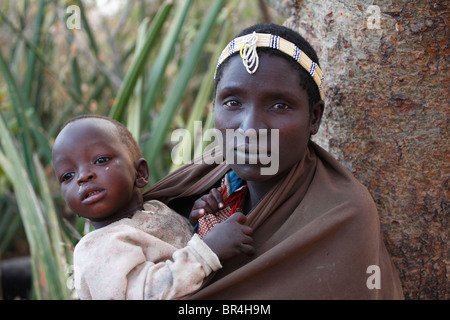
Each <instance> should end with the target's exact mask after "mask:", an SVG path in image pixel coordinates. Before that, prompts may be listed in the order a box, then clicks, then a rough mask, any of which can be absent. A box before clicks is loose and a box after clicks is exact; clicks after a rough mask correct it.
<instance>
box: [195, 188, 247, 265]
mask: <svg viewBox="0 0 450 320" xmlns="http://www.w3.org/2000/svg"><path fill="white" fill-rule="evenodd" d="M221 192H222V189H221V188H217V189H215V188H213V189H211V191H210V192H209V194H206V195H203V196H202V197H201V198H200V199H198V200H197V201H195V203H194V206H193V208H192V211H191V214H190V215H189V221H190V223H191V224H192V225H196V224H197V221H198V219H200V218H201V217H203V216H204V215H205V214H215V213H216V212H218V211H219V210H220V209H222V208H223V207H224V205H223V199H222V193H221ZM246 221H247V218H246V216H245V215H243V214H242V213H240V212H238V213H234V214H233V215H231V216H230V217H229V218H228V219H227V220H225V221H224V222H222V223H219V224H217V225H216V226H214V228H212V229H211V230H210V231H209V233H208V234H207V235H206V236H205V237H204V238H203V241H204V242H205V243H206V244H207V245H208V246H209V247H210V248H211V249H212V251H214V253H215V254H217V256H218V257H219V259H220V261H223V260H225V259H228V258H231V257H232V256H234V255H237V254H239V253H245V254H248V255H251V254H253V253H254V248H253V246H252V245H251V243H252V241H253V239H252V238H251V237H250V236H251V234H252V229H251V228H250V227H248V226H246V225H245V222H246Z"/></svg>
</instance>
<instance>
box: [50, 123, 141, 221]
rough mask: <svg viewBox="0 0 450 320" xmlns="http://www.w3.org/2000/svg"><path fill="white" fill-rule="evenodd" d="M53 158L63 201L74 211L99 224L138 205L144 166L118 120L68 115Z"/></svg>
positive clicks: (131, 139)
mask: <svg viewBox="0 0 450 320" xmlns="http://www.w3.org/2000/svg"><path fill="white" fill-rule="evenodd" d="M52 158H53V165H54V169H55V173H56V176H57V179H58V181H59V184H60V187H61V192H62V195H63V197H64V200H65V201H66V203H67V205H68V206H69V207H70V208H71V209H72V210H73V211H74V212H75V213H76V214H77V215H79V216H82V217H85V218H87V219H90V220H92V221H93V222H97V225H99V226H100V225H105V224H108V223H110V222H113V221H116V220H118V219H120V218H123V217H126V216H129V215H130V214H132V213H133V212H134V211H136V210H137V209H140V208H141V207H142V192H141V189H142V188H143V187H145V186H146V185H147V183H148V165H147V162H146V161H145V159H144V158H143V157H142V154H141V151H140V150H139V147H138V145H137V143H136V141H135V140H134V139H133V136H132V135H131V133H130V132H129V130H128V129H127V128H126V127H125V126H124V125H122V124H121V123H120V122H117V121H114V120H111V119H109V118H107V117H101V116H94V115H85V116H80V117H76V118H73V119H71V120H69V121H68V122H67V123H66V124H65V125H64V127H63V128H62V130H61V132H60V133H59V134H58V136H57V137H56V140H55V143H54V146H53V152H52Z"/></svg>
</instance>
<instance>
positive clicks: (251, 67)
mask: <svg viewBox="0 0 450 320" xmlns="http://www.w3.org/2000/svg"><path fill="white" fill-rule="evenodd" d="M258 47H259V48H261V47H267V48H272V49H276V50H279V51H281V52H283V53H285V54H287V55H288V56H290V57H292V58H293V59H294V60H295V61H297V62H298V63H299V64H300V65H301V66H302V68H303V69H305V70H306V71H307V72H308V73H309V74H310V75H311V77H312V78H313V80H314V82H315V83H316V85H317V87H318V88H319V93H320V98H321V99H322V100H323V82H324V76H323V73H322V70H321V69H320V67H319V66H318V65H317V63H315V62H314V61H312V60H311V59H310V58H309V57H308V56H307V55H306V54H305V53H304V52H303V51H301V50H300V49H299V48H298V47H297V46H296V45H295V44H293V43H292V42H289V41H287V40H286V39H283V38H281V37H280V36H277V35H274V34H267V33H256V32H253V33H252V34H248V35H245V36H242V37H239V38H235V39H233V40H231V42H230V43H229V44H228V45H227V46H226V47H225V49H224V50H223V51H222V54H221V55H220V57H219V62H218V64H217V68H219V66H220V65H221V64H222V63H223V62H224V61H225V60H226V59H227V58H228V57H230V56H231V55H232V54H234V53H236V52H238V51H239V52H240V55H241V58H242V63H243V64H244V66H245V68H246V70H247V72H248V73H250V74H253V73H255V72H256V70H258V66H259V56H258V53H257V52H256V48H258ZM217 68H216V72H217ZM215 77H216V75H215V74H214V78H215Z"/></svg>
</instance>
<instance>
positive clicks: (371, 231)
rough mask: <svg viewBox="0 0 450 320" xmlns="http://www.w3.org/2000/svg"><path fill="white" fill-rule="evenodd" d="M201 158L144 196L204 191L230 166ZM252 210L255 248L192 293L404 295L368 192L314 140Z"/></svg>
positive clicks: (217, 295)
mask: <svg viewBox="0 0 450 320" xmlns="http://www.w3.org/2000/svg"><path fill="white" fill-rule="evenodd" d="M217 156H220V157H221V155H217ZM205 159H207V158H205ZM198 162H199V161H198V159H197V160H196V161H193V163H191V164H187V165H184V166H183V167H181V168H180V169H178V170H176V171H174V172H173V173H171V174H169V175H168V176H167V177H165V178H163V179H162V180H161V181H159V182H158V183H156V184H155V185H154V186H153V187H152V188H151V189H150V190H148V191H147V192H146V193H145V195H144V199H145V200H150V199H158V200H160V201H162V202H166V203H168V202H170V201H171V200H173V199H176V198H182V197H186V196H187V195H193V194H198V195H200V194H204V193H206V192H208V190H209V189H210V188H211V186H212V185H213V184H214V183H215V182H217V181H219V180H220V179H221V178H222V177H223V176H224V174H225V172H226V171H228V170H229V167H228V165H227V164H221V165H217V164H213V165H207V164H205V163H203V164H198ZM207 163H212V161H209V162H207ZM190 205H192V204H190ZM189 209H190V208H189ZM247 217H248V221H247V223H248V225H249V226H251V227H252V228H253V230H254V231H253V240H254V243H253V245H254V247H255V249H256V254H255V255H254V256H251V257H248V256H246V255H243V254H241V255H238V256H235V257H234V258H231V259H230V260H227V261H225V262H224V267H223V269H221V270H219V271H218V272H217V273H216V274H215V275H214V277H213V278H212V279H211V281H210V282H208V283H207V284H206V285H205V286H204V287H203V288H202V289H201V290H199V291H198V292H196V293H195V294H194V295H192V296H191V297H190V298H191V299H403V293H402V288H401V284H400V280H399V278H398V275H397V272H396V270H395V267H394V265H393V264H392V262H391V259H390V257H389V254H388V252H387V250H386V248H385V245H384V243H383V241H382V239H381V234H380V223H379V217H378V214H377V209H376V207H375V204H374V202H373V200H372V198H371V196H370V194H369V192H368V191H367V189H366V188H365V187H364V186H363V185H362V184H360V183H359V182H358V181H357V180H356V179H355V178H354V177H353V176H352V174H351V173H350V172H349V171H348V170H347V169H346V168H345V167H343V166H342V165H341V164H340V163H339V162H338V161H337V160H336V159H334V158H333V157H332V156H331V155H330V154H329V153H328V152H326V151H325V150H323V149H322V148H320V147H319V146H318V145H316V144H315V143H314V142H310V143H309V148H308V152H306V155H305V157H304V159H303V160H302V161H301V162H300V163H298V164H297V165H296V166H295V167H293V168H292V169H291V170H290V172H289V173H288V174H287V175H286V176H285V178H284V179H282V181H280V182H279V183H278V184H277V185H275V186H274V187H273V188H272V190H271V191H269V192H268V193H267V194H266V196H265V197H264V198H263V199H262V200H261V201H260V203H259V204H258V205H257V206H256V207H255V208H254V209H253V210H252V211H251V212H250V213H249V214H248V215H247ZM370 266H377V267H379V269H377V267H375V269H371V268H373V267H371V268H369V267H370ZM368 268H369V269H368ZM374 270H375V271H374ZM378 270H379V272H378ZM377 277H378V279H377ZM377 280H379V281H380V282H379V283H377ZM374 286H375V288H374ZM378 287H379V289H378Z"/></svg>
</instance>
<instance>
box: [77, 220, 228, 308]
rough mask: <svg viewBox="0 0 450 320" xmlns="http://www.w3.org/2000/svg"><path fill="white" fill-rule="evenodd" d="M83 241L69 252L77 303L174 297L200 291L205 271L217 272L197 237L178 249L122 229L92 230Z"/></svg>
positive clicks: (214, 261)
mask: <svg viewBox="0 0 450 320" xmlns="http://www.w3.org/2000/svg"><path fill="white" fill-rule="evenodd" d="M98 231H101V229H99V230H98ZM88 236H89V235H88ZM85 238H88V239H85ZM85 238H83V239H82V240H81V241H80V243H79V244H78V245H77V247H76V248H75V253H74V264H75V268H74V270H75V272H74V274H75V288H76V290H77V293H78V295H79V297H80V299H94V300H99V299H102V300H103V299H120V300H122V299H134V300H142V299H175V298H178V297H182V296H185V295H188V294H190V293H192V292H194V291H195V290H197V289H198V288H200V286H201V285H202V283H203V280H204V279H205V278H206V277H207V276H208V275H209V274H210V273H211V272H213V271H216V270H218V269H220V268H221V264H220V261H219V259H218V257H217V256H216V255H215V254H214V252H213V251H212V250H211V249H210V248H209V247H208V246H207V245H206V244H205V243H204V242H203V241H202V240H201V239H200V238H199V237H198V236H197V235H194V236H193V237H192V239H191V240H190V241H189V242H188V244H187V246H186V247H184V248H181V249H178V250H177V249H176V248H175V247H173V246H172V245H170V244H168V243H166V242H164V241H162V240H160V239H158V238H156V237H154V236H152V235H149V234H147V233H145V232H143V231H140V230H137V229H136V228H133V227H129V226H123V225H122V226H120V227H117V228H110V229H109V230H108V231H107V232H97V230H96V231H94V232H93V235H91V236H90V237H87V236H86V237H85ZM83 240H84V241H83Z"/></svg>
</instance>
